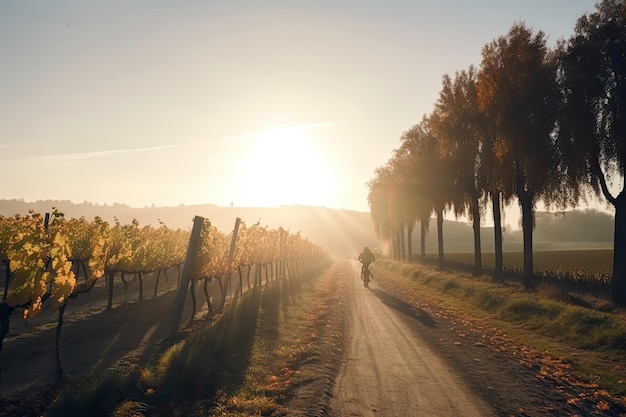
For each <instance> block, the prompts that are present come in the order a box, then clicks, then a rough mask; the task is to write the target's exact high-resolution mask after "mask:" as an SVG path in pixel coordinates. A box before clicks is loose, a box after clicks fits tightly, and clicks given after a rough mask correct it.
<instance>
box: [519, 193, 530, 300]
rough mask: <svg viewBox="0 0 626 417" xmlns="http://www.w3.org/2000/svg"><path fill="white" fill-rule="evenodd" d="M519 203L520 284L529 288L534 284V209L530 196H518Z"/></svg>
mask: <svg viewBox="0 0 626 417" xmlns="http://www.w3.org/2000/svg"><path fill="white" fill-rule="evenodd" d="M519 203H520V206H521V207H522V235H523V236H524V273H523V276H522V284H523V285H524V288H526V289H531V288H533V286H534V270H533V226H534V220H533V216H534V210H533V202H532V198H531V197H528V196H520V197H519Z"/></svg>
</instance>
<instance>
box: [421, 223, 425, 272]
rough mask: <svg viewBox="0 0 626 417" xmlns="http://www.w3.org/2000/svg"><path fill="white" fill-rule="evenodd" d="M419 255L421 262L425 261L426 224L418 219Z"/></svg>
mask: <svg viewBox="0 0 626 417" xmlns="http://www.w3.org/2000/svg"><path fill="white" fill-rule="evenodd" d="M420 255H421V258H422V263H423V264H425V263H426V225H425V224H424V222H423V221H421V220H420Z"/></svg>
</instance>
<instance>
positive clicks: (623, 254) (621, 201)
mask: <svg viewBox="0 0 626 417" xmlns="http://www.w3.org/2000/svg"><path fill="white" fill-rule="evenodd" d="M614 206H615V236H614V241H613V279H611V301H613V302H614V303H616V304H620V305H625V304H626V194H625V193H624V191H622V192H621V193H620V194H619V195H618V196H617V198H616V199H615V204H614Z"/></svg>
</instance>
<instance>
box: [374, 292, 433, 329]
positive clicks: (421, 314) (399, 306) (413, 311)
mask: <svg viewBox="0 0 626 417" xmlns="http://www.w3.org/2000/svg"><path fill="white" fill-rule="evenodd" d="M368 289H369V290H370V291H371V292H372V293H373V294H374V295H375V296H376V297H378V298H380V300H381V301H382V302H383V303H385V304H386V305H388V306H389V307H391V308H393V309H394V310H397V311H399V312H400V313H402V314H404V315H406V316H408V317H411V318H412V319H415V320H417V321H419V322H420V323H422V324H423V325H424V326H427V327H437V323H436V322H435V320H434V319H433V318H432V317H431V316H430V314H428V313H427V312H426V311H424V310H422V309H419V308H417V307H415V306H412V305H411V304H408V303H405V302H404V301H402V300H400V299H398V298H396V297H394V296H393V295H390V294H387V293H386V292H384V291H381V290H379V289H378V288H371V287H370V288H368Z"/></svg>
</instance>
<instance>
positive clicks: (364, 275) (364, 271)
mask: <svg viewBox="0 0 626 417" xmlns="http://www.w3.org/2000/svg"><path fill="white" fill-rule="evenodd" d="M373 278H374V274H373V273H372V267H371V266H370V265H367V268H365V267H362V268H361V281H363V285H364V286H365V288H367V287H368V286H369V283H370V282H371V281H372V279H373Z"/></svg>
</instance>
